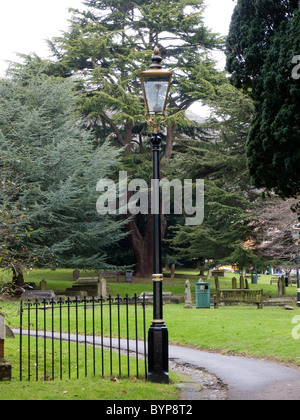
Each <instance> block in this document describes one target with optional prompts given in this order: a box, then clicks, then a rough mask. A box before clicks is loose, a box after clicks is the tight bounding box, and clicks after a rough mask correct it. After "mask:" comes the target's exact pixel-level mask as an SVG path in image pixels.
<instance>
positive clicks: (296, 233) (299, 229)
mask: <svg viewBox="0 0 300 420" xmlns="http://www.w3.org/2000/svg"><path fill="white" fill-rule="evenodd" d="M292 234H293V239H294V242H295V244H296V258H297V260H296V261H297V306H299V307H300V282H299V239H300V238H299V234H300V227H298V226H294V227H293V232H292Z"/></svg>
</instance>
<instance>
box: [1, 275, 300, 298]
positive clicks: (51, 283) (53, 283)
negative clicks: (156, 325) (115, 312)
mask: <svg viewBox="0 0 300 420" xmlns="http://www.w3.org/2000/svg"><path fill="white" fill-rule="evenodd" d="M0 273H1V274H0V279H1V277H2V278H3V277H4V278H5V279H6V280H10V279H11V276H10V274H8V273H7V272H0ZM72 273H73V270H70V269H58V270H50V269H46V270H33V271H28V272H26V273H24V278H25V281H27V282H33V283H36V284H37V285H39V283H40V282H41V280H46V281H47V283H48V289H49V290H54V291H55V292H58V293H63V292H64V291H65V290H66V289H67V288H68V287H72V284H73V281H72ZM169 274H170V273H169V272H166V275H169ZM81 275H82V276H84V277H94V276H95V272H94V271H82V272H81ZM176 275H178V277H175V278H174V279H171V278H170V277H165V278H164V286H163V287H164V291H168V292H172V293H173V294H174V295H183V294H184V291H185V281H186V280H187V279H189V280H190V283H191V290H192V295H193V296H194V294H195V283H197V282H198V281H199V279H200V275H199V274H198V273H197V270H186V269H185V270H184V269H181V270H180V269H178V270H177V271H176ZM179 276H180V277H179ZM232 277H236V278H237V284H238V287H239V274H233V273H227V274H226V277H219V282H220V288H222V289H223V288H224V289H231V285H232ZM260 277H261V278H260V279H259V280H258V284H251V281H249V283H250V288H251V289H263V290H264V293H265V294H266V293H268V294H270V295H271V296H276V295H277V292H278V289H277V284H275V283H273V284H272V285H270V280H271V277H272V276H268V275H261V276H260ZM201 278H202V280H203V281H207V280H206V276H202V277H201ZM209 282H210V286H211V287H210V290H211V294H213V293H214V292H215V282H214V278H210V279H209ZM149 291H152V281H151V279H143V278H134V281H133V283H132V284H131V283H125V276H121V278H120V282H117V281H115V280H113V279H109V281H108V292H109V293H111V295H112V296H116V295H117V294H120V296H125V295H126V293H128V294H129V295H133V294H134V293H137V294H138V295H139V294H141V293H142V292H149ZM286 294H287V295H293V296H295V295H296V294H297V287H296V286H295V285H293V286H290V287H288V288H286Z"/></svg>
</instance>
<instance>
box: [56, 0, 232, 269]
mask: <svg viewBox="0 0 300 420" xmlns="http://www.w3.org/2000/svg"><path fill="white" fill-rule="evenodd" d="M84 4H85V6H86V10H85V11H83V12H80V11H78V10H76V11H75V10H74V11H73V17H72V20H71V26H70V30H69V31H67V32H66V33H64V34H63V36H62V37H59V38H56V39H54V40H53V41H52V42H50V46H51V48H52V51H53V54H54V56H55V58H56V59H57V64H56V70H55V71H56V72H58V73H60V74H61V75H62V76H64V77H67V76H72V77H74V78H76V79H77V80H78V81H79V85H80V87H81V88H82V91H83V93H84V96H83V99H82V102H81V110H82V111H83V113H84V114H85V115H86V116H88V117H89V118H90V121H91V124H92V126H93V127H94V129H95V130H96V132H97V135H98V137H99V139H103V138H107V137H109V138H111V139H112V140H113V141H114V142H115V144H118V145H121V146H122V147H123V148H124V150H125V155H126V156H127V157H126V159H127V160H126V161H124V162H125V165H128V163H129V162H133V160H135V161H136V160H139V161H145V160H146V159H149V156H150V155H145V157H143V156H141V154H142V153H144V152H145V153H147V152H149V145H148V135H146V136H145V134H147V133H146V129H145V118H144V115H145V108H144V103H143V99H142V92H141V84H140V71H141V70H146V69H148V68H149V65H150V63H151V60H150V57H151V55H152V52H153V48H154V46H155V45H157V46H158V47H159V49H160V54H161V56H162V58H163V60H164V67H169V68H172V69H175V73H174V79H173V83H172V92H171V95H170V100H169V107H168V115H169V116H168V118H167V120H166V124H165V135H164V136H163V163H164V165H166V164H167V160H168V159H169V158H171V156H172V153H173V148H174V143H175V141H176V135H178V133H180V130H181V129H182V130H183V129H184V128H187V127H188V126H189V125H190V123H189V122H188V121H187V120H186V118H185V116H184V113H185V111H186V110H187V109H188V107H189V106H190V105H191V104H192V103H194V102H196V101H198V100H202V101H203V102H204V103H205V102H208V101H209V100H210V99H211V97H212V96H213V94H214V92H215V86H216V85H219V84H222V83H223V81H224V75H223V74H220V73H218V72H217V71H216V69H215V68H214V65H215V62H214V61H213V60H212V59H211V57H210V54H209V53H210V52H211V51H212V50H213V49H215V48H220V47H221V39H220V38H219V37H218V36H217V35H216V34H213V33H211V32H210V31H209V30H208V29H207V28H206V27H205V25H204V22H203V9H204V2H203V1H202V0H201V1H199V0H197V1H196V0H171V1H169V0H168V1H167V0H155V1H144V0H143V1H141V0H138V1H136V2H132V1H127V0H118V1H111V0H99V1H95V0H87V1H85V2H84ZM137 153H138V154H139V155H140V156H139V157H137V156H135V157H133V158H131V156H134V155H135V154H137ZM146 167H147V168H148V169H149V165H147V163H146ZM127 168H128V169H129V172H130V173H132V172H133V171H134V172H136V168H135V169H134V170H133V169H132V167H131V168H130V167H128V166H127ZM148 169H147V170H144V172H145V173H147V178H148V179H146V181H147V182H148V181H149V179H150V177H151V172H150V171H149V170H148ZM127 228H128V230H129V231H130V235H131V246H132V247H133V249H134V252H135V255H136V262H137V267H136V268H137V271H136V274H137V275H140V276H144V277H145V276H151V274H152V261H151V253H152V250H151V240H152V239H151V235H152V226H151V217H147V218H144V219H143V220H137V219H131V220H130V221H129V223H128V225H127ZM164 229H165V225H164V228H163V231H164Z"/></svg>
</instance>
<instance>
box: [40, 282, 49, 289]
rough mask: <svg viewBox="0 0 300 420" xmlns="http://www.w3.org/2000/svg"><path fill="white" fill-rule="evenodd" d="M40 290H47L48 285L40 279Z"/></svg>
mask: <svg viewBox="0 0 300 420" xmlns="http://www.w3.org/2000/svg"><path fill="white" fill-rule="evenodd" d="M40 290H48V286H47V282H46V280H42V281H41V282H40Z"/></svg>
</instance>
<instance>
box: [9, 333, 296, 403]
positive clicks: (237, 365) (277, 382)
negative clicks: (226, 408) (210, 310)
mask: <svg viewBox="0 0 300 420" xmlns="http://www.w3.org/2000/svg"><path fill="white" fill-rule="evenodd" d="M14 333H15V334H18V333H19V331H18V330H14ZM23 334H24V335H26V331H23ZM39 335H40V337H44V332H40V333H39ZM46 336H48V337H49V338H51V337H52V334H51V333H46ZM63 336H64V337H63V338H64V339H66V340H67V339H68V336H67V334H63ZM56 338H59V334H57V337H56ZM70 339H71V341H75V340H76V336H75V335H72V334H71V337H70ZM86 339H87V343H90V344H92V337H90V336H87V337H86ZM104 340H105V341H104V345H105V346H107V347H109V345H110V339H108V338H105V339H104ZM79 342H84V336H79ZM100 344H101V338H100V337H96V345H100ZM112 346H113V347H114V348H118V340H117V339H113V340H112ZM138 347H139V350H138V351H139V353H141V355H143V353H144V343H143V342H139V343H138ZM121 348H122V349H123V350H127V340H121ZM129 349H130V351H132V352H135V351H136V343H135V341H133V340H130V341H129ZM169 358H170V360H172V361H174V362H175V363H176V364H179V365H190V366H192V367H196V368H197V369H199V368H200V369H203V370H205V371H207V372H209V373H210V374H212V375H215V376H216V377H217V378H218V379H220V380H221V381H222V382H223V384H225V385H226V386H227V389H228V399H229V400H300V370H297V369H293V368H289V367H286V366H282V365H278V364H275V363H270V362H266V361H263V360H259V359H253V358H247V357H238V356H225V355H222V354H219V353H210V352H204V351H201V350H196V349H190V348H186V347H180V346H173V345H170V346H169Z"/></svg>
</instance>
